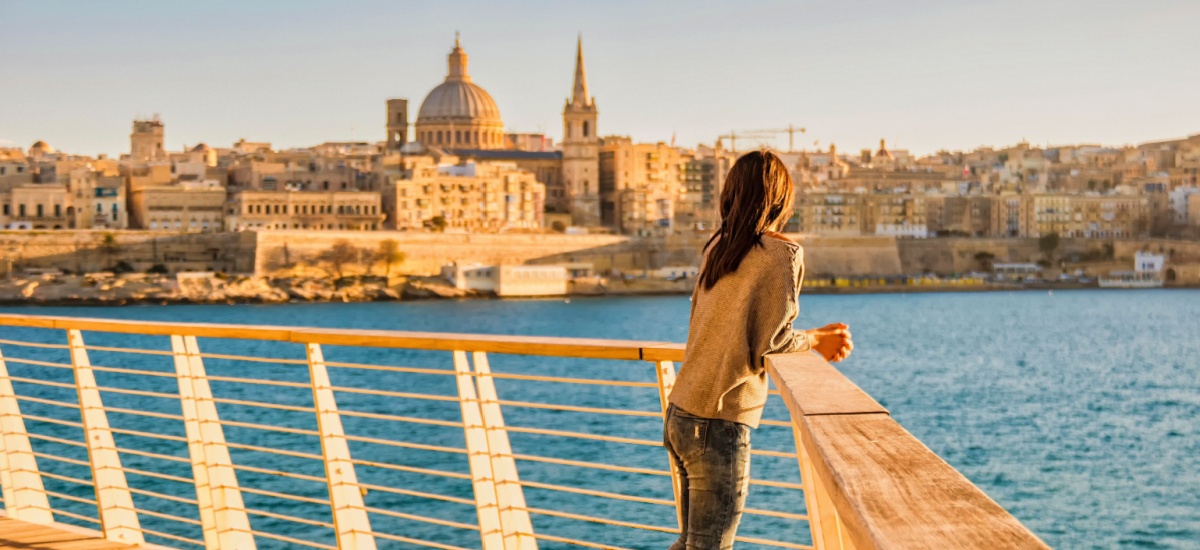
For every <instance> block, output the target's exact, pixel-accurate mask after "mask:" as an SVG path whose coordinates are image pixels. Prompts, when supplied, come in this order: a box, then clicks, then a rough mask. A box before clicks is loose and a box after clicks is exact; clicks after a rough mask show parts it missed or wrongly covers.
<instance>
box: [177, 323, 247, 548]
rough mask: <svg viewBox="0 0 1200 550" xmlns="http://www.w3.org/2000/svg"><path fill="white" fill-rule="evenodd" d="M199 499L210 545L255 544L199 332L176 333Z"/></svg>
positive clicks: (181, 395)
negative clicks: (201, 350)
mask: <svg viewBox="0 0 1200 550" xmlns="http://www.w3.org/2000/svg"><path fill="white" fill-rule="evenodd" d="M171 351H172V352H173V353H174V356H175V377H176V381H177V382H178V384H179V401H180V405H181V408H182V410H183V425H184V428H185V430H186V432H187V440H188V455H189V456H190V457H191V459H192V478H193V479H194V480H195V484H196V502H197V503H198V504H199V508H200V524H201V527H202V528H203V530H204V547H205V548H207V549H208V550H221V549H225V550H241V549H243V548H245V549H247V550H252V549H254V548H255V547H256V546H255V542H254V535H253V534H252V533H251V531H250V519H249V517H248V516H247V515H246V505H245V504H244V503H243V502H242V492H241V490H240V489H239V488H238V480H237V474H236V472H234V470H233V460H232V459H231V458H230V457H229V448H228V447H226V446H225V431H224V430H223V429H222V428H221V421H220V417H218V416H217V404H216V403H215V402H214V401H213V396H212V388H210V387H209V384H208V376H207V374H206V373H205V371H204V360H203V359H202V358H201V357H200V346H199V344H198V343H197V342H196V337H195V336H171Z"/></svg>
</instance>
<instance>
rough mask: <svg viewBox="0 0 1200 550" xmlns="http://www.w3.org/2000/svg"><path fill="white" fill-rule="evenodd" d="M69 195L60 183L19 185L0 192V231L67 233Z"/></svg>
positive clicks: (65, 187) (64, 186)
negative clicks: (36, 230) (33, 230)
mask: <svg viewBox="0 0 1200 550" xmlns="http://www.w3.org/2000/svg"><path fill="white" fill-rule="evenodd" d="M69 206H70V195H69V194H68V193H67V186H66V185H64V184H59V183H29V184H18V185H14V186H12V187H11V188H9V189H7V190H4V189H0V227H2V228H5V229H25V230H29V229H66V228H67V227H68V225H69V224H70V218H69V217H68V216H67V208H68V207H69Z"/></svg>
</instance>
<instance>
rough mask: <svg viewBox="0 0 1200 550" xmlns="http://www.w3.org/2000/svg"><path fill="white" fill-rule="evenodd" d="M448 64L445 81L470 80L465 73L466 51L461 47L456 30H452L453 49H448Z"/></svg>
mask: <svg viewBox="0 0 1200 550" xmlns="http://www.w3.org/2000/svg"><path fill="white" fill-rule="evenodd" d="M448 64H449V66H450V70H449V72H448V74H446V81H447V82H449V81H451V80H459V81H462V82H470V81H471V76H470V75H468V74H467V52H464V51H463V49H462V43H461V42H460V41H459V38H458V31H454V49H453V50H450V58H449V61H448Z"/></svg>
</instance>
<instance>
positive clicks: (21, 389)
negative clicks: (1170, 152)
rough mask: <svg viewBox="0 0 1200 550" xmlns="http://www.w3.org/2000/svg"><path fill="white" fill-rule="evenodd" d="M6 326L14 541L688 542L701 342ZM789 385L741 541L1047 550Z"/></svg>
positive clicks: (812, 388)
mask: <svg viewBox="0 0 1200 550" xmlns="http://www.w3.org/2000/svg"><path fill="white" fill-rule="evenodd" d="M0 327H3V329H2V330H0V333H2V334H3V339H0V431H2V433H0V435H3V439H2V441H3V443H4V444H3V446H2V450H0V458H2V459H3V460H0V474H3V475H0V482H2V484H3V498H4V511H5V514H6V515H7V516H8V518H9V520H11V521H9V523H11V524H12V527H11V528H10V526H9V525H8V524H0V525H2V526H3V527H4V528H5V529H6V531H5V532H6V533H9V532H18V531H19V530H21V529H33V528H28V527H27V526H28V525H29V524H36V525H43V526H48V527H46V529H49V530H60V529H61V530H65V529H67V528H65V527H62V523H58V522H63V523H69V524H73V525H76V526H79V525H83V526H90V527H91V531H88V534H89V535H90V536H92V537H94V538H96V539H100V538H104V539H107V540H108V541H112V542H114V543H115V542H119V543H123V544H128V545H135V544H142V543H144V542H150V543H154V544H160V545H169V546H173V547H181V548H184V547H191V546H203V547H206V548H219V549H236V550H244V549H253V548H257V547H259V546H262V547H276V548H295V547H314V548H337V549H350V548H355V549H365V548H376V547H377V546H382V547H395V546H397V543H402V544H406V545H415V546H425V547H434V548H464V547H475V548H479V547H482V548H483V549H485V550H494V549H505V550H507V549H518V548H520V549H528V548H537V546H538V545H539V544H545V545H547V546H553V547H560V546H579V547H592V548H621V547H634V548H645V547H650V546H656V547H657V546H664V547H665V545H666V544H663V543H664V542H666V543H669V541H670V540H671V539H672V538H673V536H674V535H673V533H677V532H678V529H679V525H678V523H677V519H676V516H675V512H674V501H675V498H676V496H677V495H674V494H673V493H677V491H678V483H677V482H675V480H674V473H673V472H672V471H671V469H670V467H669V460H668V459H667V456H666V453H665V452H664V451H663V450H662V448H661V423H662V414H663V411H664V410H665V409H666V399H667V396H668V395H669V394H670V391H671V388H672V386H673V384H674V379H675V364H676V363H677V362H679V361H681V360H682V356H683V347H682V346H681V345H679V344H673V343H666V342H635V341H613V340H588V339H571V338H538V337H517V336H491V335H473V334H440V333H414V332H393V331H352V330H336V329H314V328H303V327H276V326H233V325H202V324H184V323H157V322H156V323H153V324H151V323H143V322H137V321H119V320H106V319H82V318H68V317H47V316H24V315H0ZM117 365H120V366H117ZM767 369H768V373H769V375H770V377H771V380H772V381H773V382H774V384H775V387H776V388H778V389H777V390H772V391H771V395H770V397H769V400H770V401H769V402H768V410H771V409H772V407H774V408H775V409H774V410H776V411H779V412H778V414H776V415H768V417H767V419H766V420H764V422H763V424H762V426H763V427H762V428H761V429H759V430H758V432H757V433H756V435H755V450H754V451H753V454H754V455H755V460H756V461H757V462H756V466H755V468H754V470H753V474H754V476H755V477H754V478H753V479H752V481H751V484H752V486H753V489H752V491H751V500H750V502H749V503H748V507H747V509H746V519H745V520H744V522H743V525H744V527H743V529H742V532H741V533H742V534H741V535H740V536H739V537H738V541H739V542H741V543H742V544H753V545H758V546H765V547H777V548H820V549H833V548H839V549H847V548H857V549H870V548H897V549H899V548H979V549H983V548H989V549H990V548H1046V545H1045V544H1044V543H1042V542H1041V541H1040V540H1039V539H1038V538H1037V537H1036V536H1035V535H1033V534H1032V533H1030V532H1029V531H1028V530H1027V529H1026V528H1025V527H1024V526H1022V525H1021V524H1020V523H1019V522H1018V521H1017V520H1016V519H1014V518H1013V517H1012V516H1010V515H1009V514H1008V513H1007V512H1005V511H1004V510H1003V509H1002V508H1001V507H1000V506H999V505H997V504H996V503H995V502H993V501H992V500H991V499H990V498H988V497H987V495H985V494H984V493H983V492H981V491H980V490H979V489H978V488H977V487H975V486H974V485H972V484H971V483H970V482H969V481H968V480H967V479H966V478H964V477H963V476H962V475H961V474H959V473H958V472H957V471H955V470H954V469H953V468H951V467H950V466H949V465H947V464H946V463H945V462H944V461H943V460H942V459H941V458H940V457H938V456H937V455H935V454H933V452H931V451H930V450H929V449H928V448H926V447H925V446H924V445H922V444H921V442H920V441H918V440H916V439H915V438H914V437H913V436H912V435H911V434H909V433H908V432H907V431H905V430H904V428H902V427H901V426H900V425H899V424H897V423H896V422H895V421H894V420H893V419H892V418H891V416H890V415H889V414H888V411H887V410H886V409H884V408H883V407H882V406H880V405H879V403H877V402H876V401H875V400H874V399H872V398H871V397H870V396H868V395H867V394H865V393H864V392H863V391H862V390H860V389H859V388H858V387H857V386H855V385H854V384H853V383H852V382H850V380H848V379H847V378H845V377H844V376H843V375H842V374H841V373H839V372H838V371H837V370H836V369H835V368H834V367H832V366H831V365H829V364H828V363H826V362H825V361H823V360H822V359H820V358H819V357H818V356H816V355H814V354H808V353H804V354H788V355H779V356H773V357H770V358H768V361H767ZM538 388H540V389H541V390H540V391H539V390H538ZM530 396H533V397H541V398H542V399H531V398H530ZM597 398H600V401H601V402H597V401H596V399H597ZM556 400H557V401H560V403H555V402H554V401H556ZM563 402H565V403H563ZM539 422H540V423H539ZM605 432H608V433H605ZM655 434H657V435H655ZM71 529H73V530H74V532H79V530H78V527H73V528H71ZM45 532H47V531H43V533H45ZM56 532H57V531H56ZM76 540H78V539H76ZM647 541H651V542H647ZM654 541H656V542H654ZM97 544H99V543H97ZM39 547H41V546H39ZM96 547H100V546H96ZM112 547H113V548H118V547H119V548H126V546H112ZM106 548H107V547H106Z"/></svg>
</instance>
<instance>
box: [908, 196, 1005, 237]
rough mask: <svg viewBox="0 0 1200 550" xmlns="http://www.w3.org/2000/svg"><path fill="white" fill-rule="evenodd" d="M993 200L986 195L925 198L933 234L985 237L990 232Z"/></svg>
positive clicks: (927, 217) (927, 215)
mask: <svg viewBox="0 0 1200 550" xmlns="http://www.w3.org/2000/svg"><path fill="white" fill-rule="evenodd" d="M993 200H994V197H992V196H989V195H927V196H926V197H925V209H926V219H927V221H928V226H929V232H930V233H931V234H936V235H946V236H960V237H985V236H987V235H988V234H989V233H990V231H991V229H992V214H993V205H992V202H993Z"/></svg>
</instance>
